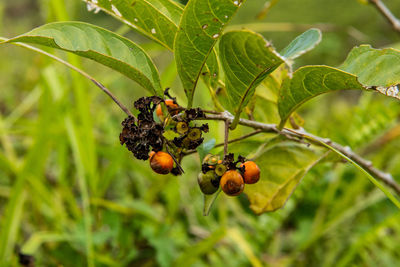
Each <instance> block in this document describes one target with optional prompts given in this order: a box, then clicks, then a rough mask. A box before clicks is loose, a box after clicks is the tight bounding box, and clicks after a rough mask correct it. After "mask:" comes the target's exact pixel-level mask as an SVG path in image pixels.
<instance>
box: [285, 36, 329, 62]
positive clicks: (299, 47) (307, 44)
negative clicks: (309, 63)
mask: <svg viewBox="0 0 400 267" xmlns="http://www.w3.org/2000/svg"><path fill="white" fill-rule="evenodd" d="M321 38H322V34H321V31H320V30H319V29H309V30H308V31H306V32H304V33H302V34H301V35H299V36H297V37H296V39H294V40H293V41H292V42H291V43H290V44H289V45H288V46H287V47H285V48H284V49H283V50H282V51H281V53H280V54H281V55H282V56H283V57H284V58H286V59H289V60H293V59H295V58H297V57H299V56H301V55H303V54H304V53H307V52H308V51H310V50H312V49H313V48H314V47H315V46H316V45H318V44H319V42H321Z"/></svg>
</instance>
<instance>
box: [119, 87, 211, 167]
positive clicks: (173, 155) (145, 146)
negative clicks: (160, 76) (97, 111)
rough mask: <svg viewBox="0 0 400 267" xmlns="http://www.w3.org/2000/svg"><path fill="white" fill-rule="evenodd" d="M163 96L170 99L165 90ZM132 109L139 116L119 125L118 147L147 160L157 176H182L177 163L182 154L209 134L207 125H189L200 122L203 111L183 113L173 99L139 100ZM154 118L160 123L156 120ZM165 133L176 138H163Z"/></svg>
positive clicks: (192, 110) (153, 97) (189, 110)
mask: <svg viewBox="0 0 400 267" xmlns="http://www.w3.org/2000/svg"><path fill="white" fill-rule="evenodd" d="M165 95H167V96H169V97H170V95H169V94H168V90H166V92H165ZM162 105H165V107H166V109H167V112H166V113H167V114H164V113H163V108H162ZM134 107H135V108H136V109H137V110H138V111H139V112H140V113H139V115H138V116H137V121H136V119H135V118H134V117H132V116H129V117H128V118H126V119H125V120H124V121H123V122H122V126H123V129H122V132H121V134H120V137H119V138H120V142H121V145H124V144H125V145H126V147H127V148H128V150H129V151H131V152H132V153H133V155H134V156H135V157H136V158H137V159H141V160H147V159H149V161H150V166H151V168H152V169H153V170H154V171H155V172H156V173H159V174H168V173H172V174H174V175H180V174H182V173H183V170H182V168H181V167H180V162H181V159H182V156H183V153H184V152H185V151H186V150H191V149H196V148H197V147H198V146H199V145H200V144H201V143H202V142H203V140H204V138H203V137H202V135H203V132H208V124H203V125H201V126H197V125H195V124H194V123H193V122H192V121H193V120H196V119H198V118H203V117H204V113H203V111H202V110H201V109H199V108H196V109H185V108H182V107H180V106H179V105H178V103H177V102H176V99H175V98H171V97H170V99H166V100H164V99H162V98H160V97H158V96H151V97H142V98H140V99H138V100H137V101H135V103H134ZM154 115H157V117H158V118H159V120H160V122H157V121H156V120H155V118H156V117H155V116H154ZM167 130H172V131H173V132H174V133H175V136H173V138H171V139H168V138H166V137H165V136H164V134H165V132H166V131H167ZM163 150H165V152H164V151H163ZM174 163H175V167H174Z"/></svg>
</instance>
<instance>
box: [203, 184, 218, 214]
mask: <svg viewBox="0 0 400 267" xmlns="http://www.w3.org/2000/svg"><path fill="white" fill-rule="evenodd" d="M221 190H222V189H221V187H220V188H219V189H218V191H217V192H215V193H214V194H212V195H204V204H203V205H204V206H203V215H204V216H208V214H209V213H210V211H211V208H212V206H213V204H214V202H215V200H216V199H217V197H218V196H219V193H221Z"/></svg>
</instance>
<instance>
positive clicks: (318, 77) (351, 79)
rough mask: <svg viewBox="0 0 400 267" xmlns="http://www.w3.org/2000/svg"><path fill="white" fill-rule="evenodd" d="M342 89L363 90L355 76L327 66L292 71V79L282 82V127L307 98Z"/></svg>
mask: <svg viewBox="0 0 400 267" xmlns="http://www.w3.org/2000/svg"><path fill="white" fill-rule="evenodd" d="M344 89H359V90H363V89H364V88H363V87H362V85H361V84H360V83H359V82H358V81H357V77H356V76H354V75H352V74H350V73H347V72H344V71H341V70H339V69H336V68H332V67H328V66H306V67H302V68H300V69H298V70H297V71H295V72H294V73H293V78H292V79H287V80H285V81H284V82H283V84H282V87H281V91H280V95H279V99H278V108H279V115H280V117H281V125H280V126H282V127H283V125H284V123H285V122H286V120H287V119H288V118H289V116H290V114H291V113H292V112H293V111H294V110H295V109H296V108H298V107H299V106H300V105H301V104H303V103H304V102H306V101H307V100H309V99H311V98H313V97H315V96H317V95H320V94H322V93H327V92H332V91H336V90H344Z"/></svg>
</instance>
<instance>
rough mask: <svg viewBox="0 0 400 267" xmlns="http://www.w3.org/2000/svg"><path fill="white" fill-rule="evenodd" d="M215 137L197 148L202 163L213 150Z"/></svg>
mask: <svg viewBox="0 0 400 267" xmlns="http://www.w3.org/2000/svg"><path fill="white" fill-rule="evenodd" d="M215 142H216V141H215V138H212V139H211V140H210V141H208V142H205V143H203V144H202V145H201V146H199V147H198V148H197V152H198V153H199V157H200V164H202V162H203V159H204V158H205V156H206V155H207V154H208V153H209V152H210V151H211V149H213V148H214V146H215Z"/></svg>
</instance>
